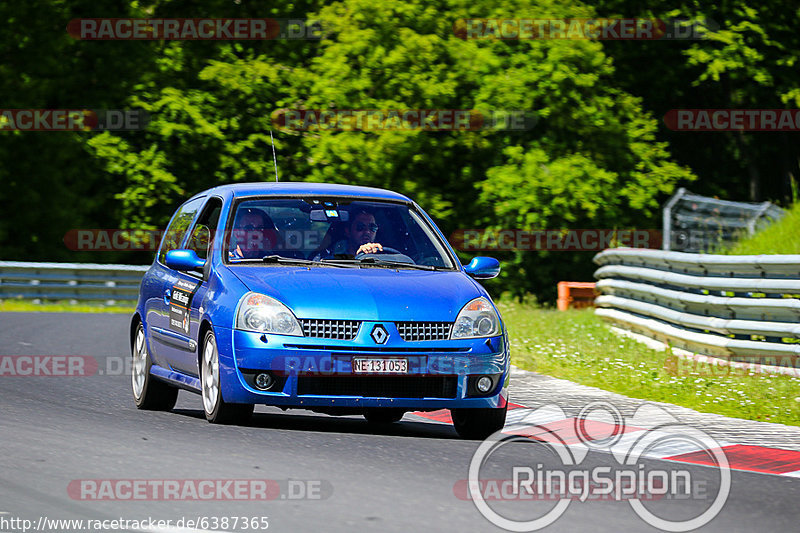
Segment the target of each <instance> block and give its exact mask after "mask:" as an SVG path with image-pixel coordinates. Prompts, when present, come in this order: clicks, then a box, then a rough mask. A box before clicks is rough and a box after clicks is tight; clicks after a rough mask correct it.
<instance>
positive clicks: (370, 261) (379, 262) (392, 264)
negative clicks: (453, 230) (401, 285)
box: [322, 257, 438, 270]
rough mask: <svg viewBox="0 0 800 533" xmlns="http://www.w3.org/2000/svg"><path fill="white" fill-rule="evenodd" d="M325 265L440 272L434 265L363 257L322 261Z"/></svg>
mask: <svg viewBox="0 0 800 533" xmlns="http://www.w3.org/2000/svg"><path fill="white" fill-rule="evenodd" d="M322 261H324V262H325V263H334V264H335V263H343V264H351V265H365V266H370V265H374V266H379V267H389V268H413V269H415V270H438V267H435V266H433V265H418V264H416V263H406V262H405V261H391V260H389V259H380V258H378V257H362V258H361V259H322Z"/></svg>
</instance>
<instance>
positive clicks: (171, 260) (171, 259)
mask: <svg viewBox="0 0 800 533" xmlns="http://www.w3.org/2000/svg"><path fill="white" fill-rule="evenodd" d="M164 262H165V263H166V264H167V266H168V267H169V268H171V269H173V270H181V271H184V272H185V271H189V270H196V271H200V272H202V271H203V267H204V266H205V264H206V262H205V261H204V260H203V259H200V258H199V257H197V252H195V251H194V250H170V251H169V252H167V258H166V260H165V261H164Z"/></svg>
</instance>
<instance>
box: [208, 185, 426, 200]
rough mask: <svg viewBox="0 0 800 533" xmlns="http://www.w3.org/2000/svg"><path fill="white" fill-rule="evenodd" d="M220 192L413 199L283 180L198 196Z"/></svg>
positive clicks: (382, 191)
mask: <svg viewBox="0 0 800 533" xmlns="http://www.w3.org/2000/svg"><path fill="white" fill-rule="evenodd" d="M211 194H218V195H220V196H229V195H230V196H233V197H234V198H239V197H243V196H257V195H270V194H279V195H292V196H294V195H320V196H342V197H353V196H361V197H369V198H380V199H385V200H395V201H397V200H399V201H402V202H410V201H411V200H410V199H409V198H408V197H407V196H404V195H402V194H399V193H396V192H393V191H388V190H386V189H378V188H375V187H361V186H358V185H340V184H335V183H309V182H303V181H283V182H278V183H275V182H268V181H264V182H257V183H235V184H230V185H220V186H218V187H214V188H213V189H209V190H207V191H204V192H202V193H199V194H197V195H196V196H201V195H211Z"/></svg>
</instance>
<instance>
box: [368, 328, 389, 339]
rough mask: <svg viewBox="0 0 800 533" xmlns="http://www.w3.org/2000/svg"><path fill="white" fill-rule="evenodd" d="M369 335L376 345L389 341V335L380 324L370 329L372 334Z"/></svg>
mask: <svg viewBox="0 0 800 533" xmlns="http://www.w3.org/2000/svg"><path fill="white" fill-rule="evenodd" d="M369 335H370V337H372V340H374V341H375V343H376V344H384V343H385V342H386V341H387V340H388V339H389V334H388V333H387V332H386V328H384V327H383V326H381V325H380V324H376V325H375V327H374V328H372V333H370V334H369Z"/></svg>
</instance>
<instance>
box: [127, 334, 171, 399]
mask: <svg viewBox="0 0 800 533" xmlns="http://www.w3.org/2000/svg"><path fill="white" fill-rule="evenodd" d="M131 352H132V356H133V364H132V366H131V387H132V388H133V401H134V402H135V403H136V407H137V408H139V409H144V410H149V411H169V410H171V409H172V408H173V407H175V402H177V401H178V389H176V388H175V387H170V386H169V385H167V384H166V383H164V382H163V381H158V380H157V379H155V378H154V377H153V376H152V375H150V368H151V367H152V366H153V362H152V361H151V360H150V353H149V352H148V350H147V339H146V338H145V336H144V325H143V324H142V323H141V322H140V323H139V325H138V326H137V328H136V335H135V336H134V338H133V347H132V350H131Z"/></svg>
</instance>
